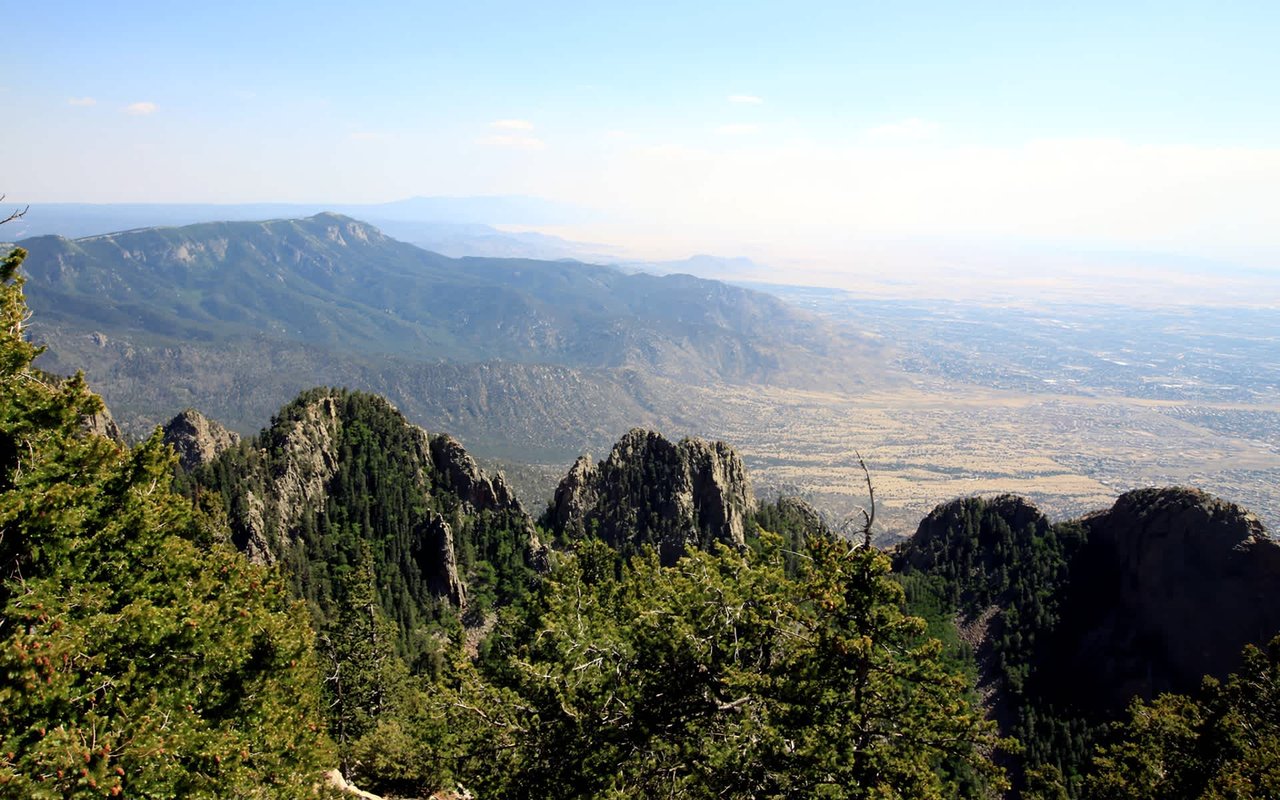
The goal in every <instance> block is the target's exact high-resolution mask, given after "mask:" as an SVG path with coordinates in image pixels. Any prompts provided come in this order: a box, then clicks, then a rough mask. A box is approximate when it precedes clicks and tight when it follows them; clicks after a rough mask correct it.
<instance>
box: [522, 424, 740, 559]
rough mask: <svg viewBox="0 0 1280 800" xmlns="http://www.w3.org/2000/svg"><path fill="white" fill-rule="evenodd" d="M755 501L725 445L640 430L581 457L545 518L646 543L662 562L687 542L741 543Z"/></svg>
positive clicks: (609, 538) (564, 530)
mask: <svg viewBox="0 0 1280 800" xmlns="http://www.w3.org/2000/svg"><path fill="white" fill-rule="evenodd" d="M754 505H755V500H754V496H753V494H752V491H751V486H750V483H749V482H748V480H747V475H746V470H745V469H744V468H743V465H742V459H741V458H739V457H738V454H737V453H736V452H734V450H733V448H731V447H729V446H728V445H727V444H725V443H723V442H707V441H703V440H701V439H684V440H682V441H680V442H679V443H677V444H673V443H671V442H670V441H668V440H667V439H665V438H663V437H662V435H661V434H658V433H655V432H654V431H648V430H644V429H641V428H636V429H633V430H632V431H630V432H629V433H627V434H626V435H625V436H623V437H622V439H620V440H619V441H618V443H617V444H615V445H614V447H613V451H612V452H611V453H610V454H609V457H608V458H607V459H605V460H604V461H601V462H600V463H599V464H597V465H595V466H592V464H591V460H590V459H589V458H588V457H586V456H583V457H581V458H579V459H578V461H577V462H576V463H575V464H574V465H573V467H572V468H571V469H570V470H569V473H568V474H567V475H566V476H565V478H564V480H562V481H561V482H560V485H559V487H558V488H557V489H556V493H555V499H554V500H553V502H552V505H551V507H550V508H549V509H548V511H547V516H546V523H547V525H548V527H550V528H551V529H552V530H553V531H555V532H556V533H557V534H558V535H561V536H567V537H571V538H581V537H583V536H598V537H600V538H601V539H603V540H604V541H606V542H608V543H609V544H611V545H613V546H614V547H616V548H618V549H619V550H622V551H624V552H630V551H634V550H635V549H637V548H639V547H641V546H643V545H646V544H649V545H653V546H655V547H657V548H658V551H659V554H660V556H661V558H662V561H663V562H664V563H673V562H674V561H675V560H676V559H678V558H679V557H680V555H681V554H683V553H684V552H685V551H686V550H687V549H688V548H689V547H704V548H705V547H710V546H711V545H712V543H714V542H721V543H723V544H727V545H730V546H733V547H742V546H743V543H744V530H745V523H746V517H747V514H748V513H749V512H750V511H751V510H752V508H753V507H754Z"/></svg>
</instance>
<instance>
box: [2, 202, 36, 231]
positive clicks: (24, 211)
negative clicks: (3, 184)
mask: <svg viewBox="0 0 1280 800" xmlns="http://www.w3.org/2000/svg"><path fill="white" fill-rule="evenodd" d="M4 198H5V196H4V195H2V194H0V203H3V202H4ZM30 210H31V206H27V207H26V208H24V209H22V210H21V211H17V210H14V211H13V212H12V213H10V214H9V216H7V217H5V218H4V219H0V225H3V224H5V223H6V222H13V221H14V220H15V219H21V218H22V217H24V216H26V214H27V212H28V211H30Z"/></svg>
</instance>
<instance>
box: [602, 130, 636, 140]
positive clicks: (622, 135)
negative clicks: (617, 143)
mask: <svg viewBox="0 0 1280 800" xmlns="http://www.w3.org/2000/svg"><path fill="white" fill-rule="evenodd" d="M604 138H606V139H630V138H631V132H630V131H624V130H612V131H605V132H604Z"/></svg>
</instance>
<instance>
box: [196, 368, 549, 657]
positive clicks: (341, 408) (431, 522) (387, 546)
mask: <svg viewBox="0 0 1280 800" xmlns="http://www.w3.org/2000/svg"><path fill="white" fill-rule="evenodd" d="M187 422H190V423H192V425H191V427H196V428H199V427H200V422H199V419H196V420H195V421H194V422H193V421H192V420H191V419H187ZM177 427H178V426H175V430H177ZM196 438H198V437H196ZM205 444H208V442H205ZM197 449H199V448H197ZM200 452H207V448H205V449H204V450H201V451H200ZM192 478H193V480H194V481H195V482H196V483H197V484H198V485H203V486H205V488H207V489H210V490H217V491H219V492H221V493H222V495H223V496H224V497H226V498H227V499H228V517H229V519H230V522H231V527H232V533H233V537H234V541H235V542H236V544H237V545H238V546H240V547H241V548H242V549H243V550H244V551H245V552H246V553H248V554H249V556H250V557H251V558H253V559H254V560H257V561H260V562H265V563H279V564H281V566H282V567H283V568H284V570H285V572H286V574H288V575H289V576H290V577H291V578H292V580H293V582H294V585H295V587H296V589H297V591H298V592H299V594H300V595H301V596H303V597H305V598H306V599H307V600H308V601H309V602H310V603H311V605H312V608H313V610H314V611H315V613H316V614H317V615H318V616H319V617H320V618H322V619H323V618H326V617H328V616H330V615H331V614H332V613H333V610H334V609H335V608H336V604H338V603H340V602H341V599H342V594H343V591H344V589H343V583H342V582H343V580H345V577H344V576H346V575H348V574H349V573H350V569H351V566H353V565H355V564H356V563H357V562H358V561H359V560H360V559H362V558H365V557H369V558H371V559H372V561H373V564H372V566H373V569H374V576H375V580H376V581H377V583H378V589H379V596H380V598H381V601H382V605H383V607H384V609H385V611H386V612H387V616H388V618H389V619H392V620H394V621H396V622H397V623H398V624H399V626H400V628H401V631H402V633H403V634H404V637H405V640H406V641H407V642H409V645H408V648H409V650H410V651H412V650H413V648H414V646H413V642H414V641H418V642H419V644H422V636H423V635H424V634H423V632H422V624H423V623H425V622H427V621H430V620H432V619H435V618H437V617H438V616H439V615H440V614H441V613H442V611H443V610H444V609H445V608H447V607H454V608H459V609H460V608H462V607H464V606H466V604H467V602H468V582H469V581H470V580H471V578H472V576H473V575H475V574H483V575H484V576H485V581H486V586H485V592H486V597H488V598H492V597H493V596H495V595H496V596H497V597H498V598H499V599H500V598H502V597H504V596H505V595H508V594H511V593H517V594H518V593H520V592H522V591H524V589H523V588H522V582H526V583H527V573H528V572H529V571H530V570H532V569H535V568H538V567H539V566H540V565H541V564H542V563H544V561H545V556H544V553H543V548H542V546H541V544H540V543H539V542H538V539H537V535H536V532H535V529H534V526H533V522H532V520H531V519H530V518H529V515H528V514H526V513H525V511H524V509H523V508H522V507H521V505H520V502H519V501H518V500H517V499H516V498H515V496H514V495H513V494H512V493H511V491H510V489H509V488H508V487H507V485H506V482H505V481H504V480H503V478H502V476H501V475H494V476H489V475H486V474H485V473H484V472H483V470H481V469H480V468H479V467H478V466H477V465H476V463H475V461H474V460H473V459H472V458H471V456H470V455H468V454H467V452H466V450H465V449H463V447H462V445H461V444H459V443H458V442H457V441H456V440H454V439H452V438H451V437H449V436H446V435H441V434H437V435H432V434H429V433H427V432H426V431H424V430H422V429H421V428H418V427H416V426H414V425H411V424H409V423H408V421H407V420H405V418H404V417H403V416H402V415H401V414H400V413H399V412H398V411H396V410H395V409H394V408H393V407H392V406H391V405H390V404H389V403H388V402H387V401H386V400H384V399H382V398H380V397H377V396H374V395H367V394H362V393H359V392H348V391H345V390H334V389H315V390H311V391H309V392H305V393H304V394H302V395H301V396H300V397H299V398H298V399H297V400H295V401H294V402H293V403H290V404H289V405H287V406H286V407H285V408H283V409H281V411H280V412H279V413H278V414H277V415H276V417H275V418H274V419H273V420H272V424H271V425H270V426H269V427H268V428H266V429H265V430H263V431H262V433H260V434H259V435H258V436H257V437H255V438H254V439H252V440H251V441H247V442H243V443H241V444H240V445H239V446H235V447H231V448H229V449H226V450H224V452H222V453H221V454H220V455H219V456H218V457H217V458H216V459H215V460H214V461H212V462H210V463H208V464H207V465H206V466H204V467H200V468H197V469H196V471H195V472H193V473H192ZM365 553H367V554H368V555H367V556H366V555H364V554H365ZM485 565H487V566H485ZM415 637H416V638H415Z"/></svg>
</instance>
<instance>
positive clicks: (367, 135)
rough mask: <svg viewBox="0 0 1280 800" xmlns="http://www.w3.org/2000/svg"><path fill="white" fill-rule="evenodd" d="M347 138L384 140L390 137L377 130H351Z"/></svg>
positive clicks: (360, 140) (367, 140) (358, 140)
mask: <svg viewBox="0 0 1280 800" xmlns="http://www.w3.org/2000/svg"><path fill="white" fill-rule="evenodd" d="M347 138H348V139H350V140H351V141H353V142H385V141H386V140H387V139H390V138H391V137H390V136H388V135H387V134H385V133H378V132H377V131H352V132H351V133H350V135H348V137H347Z"/></svg>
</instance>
